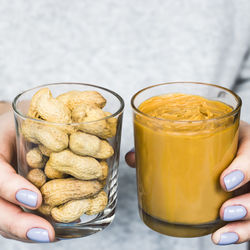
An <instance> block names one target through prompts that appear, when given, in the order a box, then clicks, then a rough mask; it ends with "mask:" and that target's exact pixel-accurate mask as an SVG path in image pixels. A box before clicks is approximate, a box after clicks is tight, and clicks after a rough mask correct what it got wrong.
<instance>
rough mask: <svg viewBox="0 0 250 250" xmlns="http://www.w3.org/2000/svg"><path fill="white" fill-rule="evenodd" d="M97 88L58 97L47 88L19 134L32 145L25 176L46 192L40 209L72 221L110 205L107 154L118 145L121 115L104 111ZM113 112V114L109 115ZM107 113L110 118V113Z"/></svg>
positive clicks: (34, 100)
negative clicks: (114, 141) (112, 140)
mask: <svg viewBox="0 0 250 250" xmlns="http://www.w3.org/2000/svg"><path fill="white" fill-rule="evenodd" d="M105 104H106V100H105V98H104V97H103V96H102V95H101V94H100V93H98V92H96V91H75V90H73V91H69V92H66V93H63V94H61V95H59V96H57V97H56V98H54V97H53V96H52V94H51V91H50V90H49V89H48V88H42V89H40V90H39V91H37V92H36V93H35V94H34V95H33V97H32V100H31V103H30V106H29V110H28V117H30V118H34V119H26V120H25V121H24V122H23V123H22V125H21V134H22V135H23V137H24V139H25V140H27V141H28V142H29V145H32V147H31V149H30V150H29V151H28V152H27V154H26V161H27V164H28V166H29V171H28V174H27V176H26V177H27V179H28V180H29V181H30V182H32V183H33V184H34V185H35V186H37V187H38V188H39V189H40V191H41V193H42V196H43V203H42V205H41V206H40V207H39V209H38V211H39V212H40V213H42V214H44V215H46V216H52V218H53V219H54V220H55V221H58V222H63V223H69V222H73V221H76V220H78V219H79V218H80V217H81V216H82V215H83V214H87V215H94V214H97V213H100V212H102V211H103V210H104V209H105V207H106V206H107V202H108V198H107V194H106V192H105V191H104V187H105V183H106V179H107V176H108V169H109V168H108V164H107V161H106V160H107V159H108V158H110V157H112V155H113V154H114V149H113V148H112V146H111V145H110V144H109V142H108V140H107V139H108V138H111V137H113V136H115V135H116V126H117V119H116V118H114V117H112V116H110V115H111V113H109V112H105V111H104V110H103V109H102V108H103V107H104V106H105ZM108 116H110V117H108ZM107 117H108V118H107Z"/></svg>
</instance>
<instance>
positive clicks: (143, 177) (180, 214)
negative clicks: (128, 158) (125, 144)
mask: <svg viewBox="0 0 250 250" xmlns="http://www.w3.org/2000/svg"><path fill="white" fill-rule="evenodd" d="M139 110H140V111H141V112H143V113H144V114H146V115H141V114H139V113H137V114H135V117H134V130H135V146H136V166H137V182H138V197H139V206H140V208H141V209H142V210H143V212H145V213H146V214H147V215H149V216H151V217H153V218H155V219H157V220H160V221H162V222H166V223H173V224H181V225H201V224H206V223H212V222H214V221H215V220H217V219H218V218H219V208H220V206H221V205H222V203H223V202H224V201H225V200H227V199H228V198H229V197H230V195H231V194H229V193H226V192H224V191H223V190H222V188H221V187H220V183H219V177H220V174H221V173H222V171H223V170H224V169H225V168H226V167H227V166H228V165H229V164H230V163H231V161H232V160H233V158H234V156H235V154H236V150H237V142H238V122H239V121H238V119H234V117H233V116H229V115H227V114H229V113H230V112H231V111H232V108H231V107H230V106H228V105H226V104H224V103H222V102H219V101H213V100H208V99H205V98H203V97H201V96H196V95H187V94H181V93H175V94H166V95H161V96H155V97H152V98H150V99H148V100H146V101H144V102H143V103H142V104H141V105H140V106H139ZM149 226H150V225H149ZM158 231H160V230H158Z"/></svg>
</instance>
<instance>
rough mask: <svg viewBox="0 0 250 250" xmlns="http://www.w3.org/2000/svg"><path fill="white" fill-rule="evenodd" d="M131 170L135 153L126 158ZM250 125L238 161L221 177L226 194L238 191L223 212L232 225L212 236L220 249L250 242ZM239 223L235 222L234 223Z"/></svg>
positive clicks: (244, 132) (242, 134) (244, 127)
mask: <svg viewBox="0 0 250 250" xmlns="http://www.w3.org/2000/svg"><path fill="white" fill-rule="evenodd" d="M125 159H126V162H127V164H128V165H129V166H131V167H135V153H134V151H133V150H132V151H130V152H128V153H127V154H126V156H125ZM249 180H250V124H248V123H246V122H241V124H240V134H239V148H238V152H237V156H236V158H235V159H234V160H233V162H232V163H231V164H230V166H229V167H228V168H227V169H226V170H225V171H224V172H223V173H222V174H221V177H220V183H221V186H222V188H223V189H224V190H226V191H235V193H236V195H237V196H235V197H234V198H232V199H229V200H227V201H226V202H225V203H224V204H223V205H222V207H221V209H220V217H221V219H222V220H224V221H231V223H228V224H227V225H226V226H224V227H222V228H220V229H219V230H217V231H216V232H215V233H213V235H212V240H213V242H214V243H215V244H218V245H228V244H233V243H242V242H246V241H248V240H250V193H249V191H250V185H248V182H249ZM234 221H235V222H234Z"/></svg>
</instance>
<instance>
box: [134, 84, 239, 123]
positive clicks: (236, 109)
mask: <svg viewBox="0 0 250 250" xmlns="http://www.w3.org/2000/svg"><path fill="white" fill-rule="evenodd" d="M178 83H181V84H197V85H205V86H211V87H216V88H219V89H222V90H225V91H227V92H229V93H230V94H231V95H233V96H234V97H235V99H236V100H237V105H236V107H235V108H234V109H233V110H232V111H231V112H229V113H227V114H225V115H222V116H219V117H215V118H210V119H207V120H197V121H190V120H178V121H176V120H169V119H163V118H158V117H154V116H150V115H148V114H146V113H144V112H142V111H140V110H139V109H138V108H136V106H135V104H134V102H135V99H136V97H137V96H138V95H140V94H141V93H143V92H144V91H146V90H148V89H151V88H154V87H159V86H164V85H171V84H178ZM130 104H131V106H132V109H133V110H134V111H135V112H136V113H139V115H142V116H144V117H146V118H149V119H152V120H158V121H161V122H173V123H203V122H210V121H217V120H220V119H223V118H226V117H230V116H234V115H235V114H237V113H238V112H239V111H240V108H241V106H242V100H241V98H240V97H239V96H238V95H237V94H236V93H234V92H233V91H232V90H230V89H227V88H225V87H222V86H219V85H216V84H212V83H203V82H192V81H177V82H166V83H159V84H154V85H150V86H148V87H145V88H143V89H141V90H139V91H137V92H136V93H135V94H134V95H133V96H132V97H131V101H130Z"/></svg>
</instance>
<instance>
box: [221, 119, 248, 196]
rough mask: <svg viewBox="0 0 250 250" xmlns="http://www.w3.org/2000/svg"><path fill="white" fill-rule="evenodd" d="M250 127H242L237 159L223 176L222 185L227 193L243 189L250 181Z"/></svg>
mask: <svg viewBox="0 0 250 250" xmlns="http://www.w3.org/2000/svg"><path fill="white" fill-rule="evenodd" d="M249 130H250V126H248V125H245V123H244V126H241V131H242V132H241V136H240V141H239V149H238V153H237V156H236V158H235V159H234V160H233V162H232V163H231V164H230V166H229V167H228V168H227V169H226V170H225V171H224V172H223V173H222V174H221V177H220V183H221V186H222V187H223V188H224V189H225V190H226V191H232V190H235V189H236V188H239V187H241V186H242V185H244V184H246V183H247V182H248V181H249V180H250V154H249V152H250V133H249Z"/></svg>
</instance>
